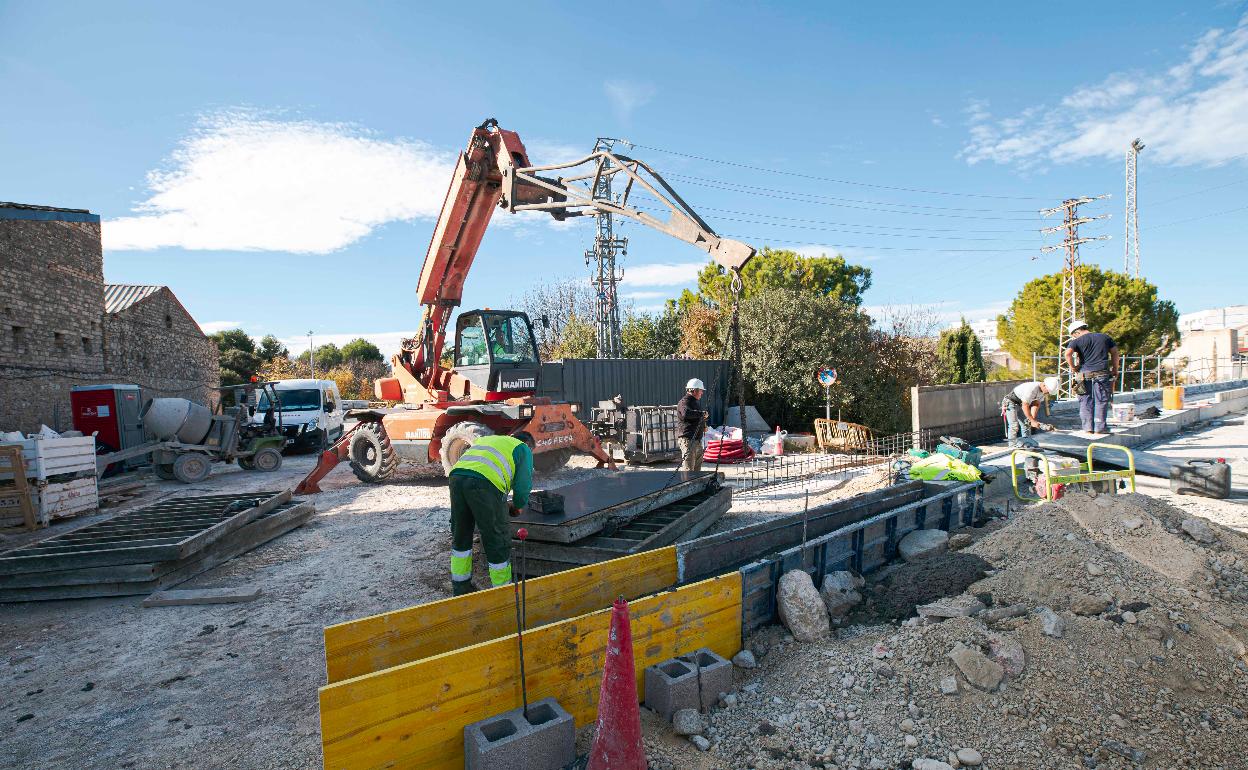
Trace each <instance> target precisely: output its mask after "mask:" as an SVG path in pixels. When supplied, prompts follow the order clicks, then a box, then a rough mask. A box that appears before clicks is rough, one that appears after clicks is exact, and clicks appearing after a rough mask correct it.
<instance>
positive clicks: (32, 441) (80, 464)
mask: <svg viewBox="0 0 1248 770" xmlns="http://www.w3.org/2000/svg"><path fill="white" fill-rule="evenodd" d="M11 445H17V446H20V447H21V448H22V459H23V460H25V461H26V477H27V478H30V479H35V480H36V481H47V480H48V478H49V477H50V476H61V475H65V474H70V473H74V474H80V475H81V474H90V475H92V476H94V475H95V436H78V437H74V438H64V437H61V438H28V439H25V440H23V441H13V442H6V443H5V444H0V446H11ZM12 479H13V474H12V473H11V472H0V481H11V480H12Z"/></svg>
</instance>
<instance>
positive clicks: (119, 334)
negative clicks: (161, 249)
mask: <svg viewBox="0 0 1248 770" xmlns="http://www.w3.org/2000/svg"><path fill="white" fill-rule="evenodd" d="M104 333H105V334H104V336H105V340H104V362H105V369H106V371H107V372H108V376H109V377H110V378H111V379H112V380H114V381H117V382H133V383H136V384H138V385H139V386H141V387H142V388H143V398H144V400H146V399H149V398H153V397H158V396H180V397H182V398H189V399H191V400H192V401H198V402H200V403H202V404H211V403H215V401H216V397H217V392H216V388H217V386H218V385H220V383H221V371H220V368H219V364H218V353H217V344H216V343H215V342H213V341H212V340H211V339H209V338H208V337H205V336H204V333H203V332H202V331H200V328H199V325H198V324H196V323H195V320H194V319H193V318H191V316H190V314H188V313H187V312H186V310H185V309H184V308H183V307H182V304H181V303H180V302H178V300H177V299H176V298H175V297H174V296H173V293H172V292H171V291H169V289H167V288H162V289H161V290H160V291H159V292H157V293H156V294H154V295H152V296H151V297H148V298H147V299H144V300H141V301H139V302H136V303H135V304H133V305H131V306H130V307H128V308H126V309H124V310H122V311H120V312H118V313H111V314H108V315H106V316H105V317H104Z"/></svg>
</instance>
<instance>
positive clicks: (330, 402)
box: [325, 388, 338, 412]
mask: <svg viewBox="0 0 1248 770" xmlns="http://www.w3.org/2000/svg"><path fill="white" fill-rule="evenodd" d="M337 408H338V404H336V403H335V402H334V392H333V391H332V390H330V389H328V388H326V389H325V411H327V412H332V411H334V410H335V409H337Z"/></svg>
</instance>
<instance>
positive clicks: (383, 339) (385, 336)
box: [281, 330, 416, 362]
mask: <svg viewBox="0 0 1248 770" xmlns="http://www.w3.org/2000/svg"><path fill="white" fill-rule="evenodd" d="M415 336H416V332H415V330H413V331H406V332H350V333H347V334H337V333H335V334H313V335H312V344H313V345H314V346H316V347H318V348H319V347H320V346H321V345H326V344H329V343H333V344H334V345H337V346H338V347H342V346H343V345H345V344H347V343H348V342H350V341H351V340H354V339H357V338H360V337H363V338H364V339H366V340H368V341H369V342H371V343H373V344H374V345H376V346H377V349H378V350H380V351H381V355H382V356H383V357H384V358H385V359H386V361H387V362H388V361H389V360H390V357H391V356H393V355H394V354H395V353H398V352H399V345H400V344H401V343H402V341H403V340H404V339H406V338H408V337H415ZM281 339H282V344H283V345H285V346H286V349H287V350H289V351H290V354H291V355H292V356H298V355H299V354H300V353H306V352H307V350H308V335H306V334H304V335H297V336H294V337H283V338H281Z"/></svg>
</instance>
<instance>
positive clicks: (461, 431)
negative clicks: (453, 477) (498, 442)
mask: <svg viewBox="0 0 1248 770" xmlns="http://www.w3.org/2000/svg"><path fill="white" fill-rule="evenodd" d="M492 435H494V431H492V430H490V429H489V428H487V427H485V426H484V425H482V424H481V423H479V422H470V421H465V422H457V423H455V424H454V425H452V426H451V427H450V429H449V430H447V432H446V435H445V436H443V437H442V449H441V451H439V453H438V458H439V459H440V460H441V461H442V470H443V471H444V472H445V473H446V474H447V475H448V476H449V475H450V473H451V468H454V467H455V463H457V462H459V458H460V455H462V454H463V453H464V452H465V451H467V449H468V447H470V446H472V445H473V442H475V441H476V440H477V439H479V438H481V437H482V436H492Z"/></svg>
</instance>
